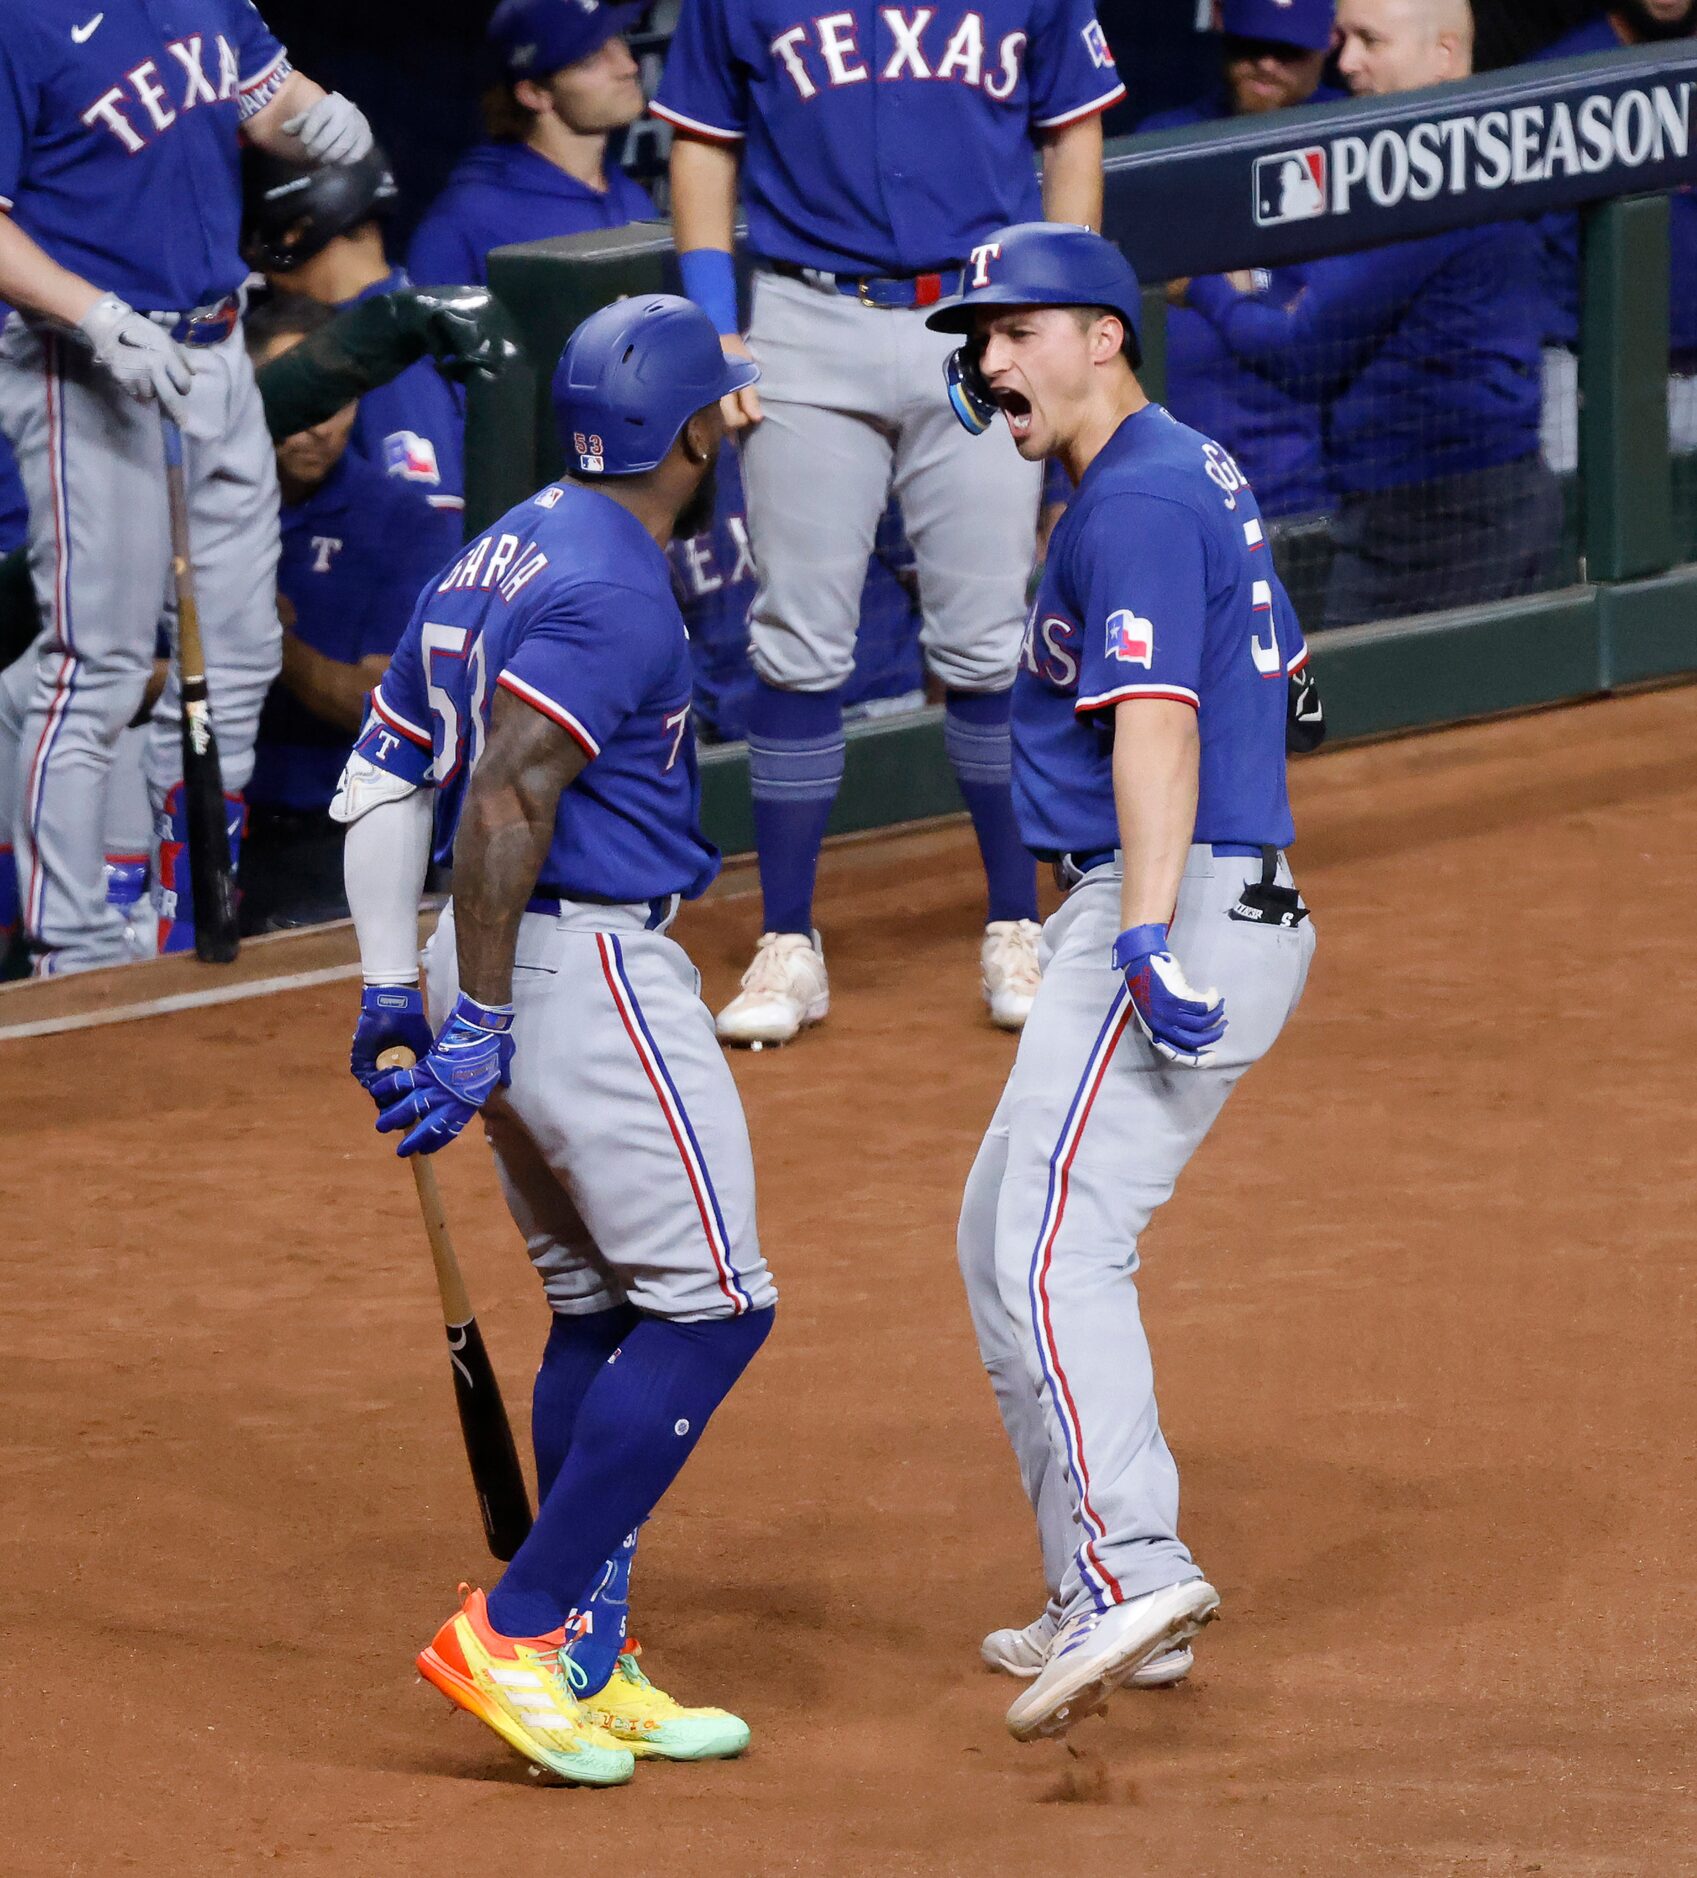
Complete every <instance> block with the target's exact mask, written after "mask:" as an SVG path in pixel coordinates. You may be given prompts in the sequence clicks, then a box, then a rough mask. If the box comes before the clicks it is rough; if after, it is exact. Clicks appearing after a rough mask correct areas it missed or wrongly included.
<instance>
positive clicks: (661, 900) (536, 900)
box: [524, 893, 683, 932]
mask: <svg viewBox="0 0 1697 1878" xmlns="http://www.w3.org/2000/svg"><path fill="white" fill-rule="evenodd" d="M682 899H683V895H682V894H681V893H661V894H656V895H655V897H654V898H653V899H652V900H650V901H649V902H648V903H647V904H648V918H647V919H646V920H644V921H643V924H644V926H645V927H646V928H647V930H648V931H649V932H657V931H658V930H659V929H660V927H662V926H664V925H666V924H667V923H668V922H669V921H670V920H673V919H675V918H676V917H677V912H678V903H679V902H680V901H681V900H682ZM642 904H643V902H642V901H640V900H615V899H613V897H612V896H611V895H610V894H605V893H538V894H535V895H533V896H532V898H530V899H528V900H526V901H525V903H524V910H525V911H526V912H527V913H546V914H547V915H548V916H549V918H550V919H558V918H559V917H560V915H561V914H562V913H564V912H566V911H567V910H568V909H569V908H571V907H573V906H641V905H642Z"/></svg>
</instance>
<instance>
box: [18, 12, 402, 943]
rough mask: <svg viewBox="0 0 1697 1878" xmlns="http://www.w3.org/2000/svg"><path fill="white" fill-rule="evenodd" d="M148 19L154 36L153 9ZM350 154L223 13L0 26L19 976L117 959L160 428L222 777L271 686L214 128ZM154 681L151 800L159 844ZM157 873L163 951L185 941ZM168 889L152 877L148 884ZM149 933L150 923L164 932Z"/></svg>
mask: <svg viewBox="0 0 1697 1878" xmlns="http://www.w3.org/2000/svg"><path fill="white" fill-rule="evenodd" d="M166 11H169V14H170V21H169V24H167V23H166V22H165V19H164V17H163V16H164V14H165V13H166ZM242 137H246V138H247V140H248V141H249V142H251V143H255V144H257V145H259V146H260V147H261V148H263V149H267V150H271V151H274V152H276V153H277V154H279V155H284V156H288V157H291V158H294V159H295V160H297V161H305V162H311V163H349V162H353V161H355V160H356V159H357V158H359V157H360V156H362V155H363V154H364V152H365V151H366V150H367V149H368V148H369V147H370V144H371V131H370V129H369V127H368V126H367V124H366V121H365V119H364V117H363V116H361V114H360V112H359V111H358V109H357V108H356V107H355V106H354V105H352V104H351V103H349V101H348V100H347V99H346V98H343V97H341V96H339V95H336V94H330V95H326V94H325V93H324V92H323V91H322V90H321V89H320V88H319V86H317V85H315V84H314V83H313V82H312V81H311V80H310V79H309V78H307V77H305V76H304V75H303V74H302V73H300V72H297V71H295V70H294V69H293V67H292V66H291V65H290V63H289V59H288V55H287V54H286V53H285V52H284V50H283V48H282V47H281V46H280V45H279V44H278V43H277V41H276V40H275V39H273V38H272V36H271V34H270V33H269V32H268V31H267V30H266V28H265V25H264V23H263V21H262V20H261V19H260V17H259V15H258V13H257V12H256V11H255V10H254V8H253V7H252V6H251V5H249V4H248V0H174V4H173V5H172V6H171V7H170V8H169V9H166V8H163V7H161V6H160V5H159V4H158V3H157V0H105V5H104V6H96V5H94V4H92V3H91V0H31V4H30V5H28V6H27V7H25V6H13V7H9V8H7V10H6V23H5V29H4V32H3V33H0V210H4V211H5V213H3V214H0V301H4V302H5V303H6V304H8V305H10V306H14V307H17V308H19V309H21V311H20V313H19V314H16V315H14V316H13V317H12V318H11V319H9V320H8V322H7V324H6V328H5V331H4V334H3V335H0V429H4V430H5V432H6V434H7V435H8V436H9V437H10V439H11V442H12V446H13V449H14V450H15V451H16V452H17V458H18V464H19V468H20V470H21V471H22V474H23V479H24V487H25V489H26V490H27V492H28V495H29V508H30V549H31V565H32V572H33V574H34V579H35V587H36V593H37V596H38V599H39V602H40V605H41V608H42V611H43V613H44V614H45V615H46V617H47V619H48V622H49V625H48V631H47V634H46V636H45V638H44V640H43V641H42V643H41V647H40V651H39V655H38V665H37V671H36V681H35V692H34V697H33V699H32V701H31V705H30V710H29V716H28V719H27V721H26V725H25V734H24V741H23V759H22V760H23V763H24V765H25V772H24V777H23V780H22V784H21V794H20V801H19V809H18V817H17V823H16V847H17V863H18V868H19V872H20V875H21V878H22V882H23V921H24V926H25V929H26V931H27V934H28V937H29V940H30V943H31V945H32V947H33V948H34V949H35V950H36V951H37V953H38V954H39V955H40V958H39V962H38V969H42V970H73V969H80V968H82V967H85V966H90V965H101V964H106V963H110V962H112V961H115V960H118V959H122V958H123V957H125V956H126V948H125V941H124V922H123V918H122V915H121V914H120V913H119V912H118V910H117V909H116V908H114V907H111V906H108V904H107V902H106V892H105V863H104V854H103V851H102V834H103V830H104V827H105V816H104V814H103V808H104V797H105V792H106V785H107V777H108V770H109V765H110V761H111V753H112V747H113V745H114V743H115V742H116V741H117V738H118V735H119V733H120V731H122V729H123V728H124V726H125V725H126V724H127V723H128V722H129V721H130V719H131V717H132V716H133V715H134V714H135V711H136V709H137V706H138V705H139V704H140V703H141V699H142V693H143V688H144V687H145V685H146V683H147V679H148V676H149V674H150V672H151V669H152V660H153V647H154V637H155V632H156V629H157V627H158V625H159V623H160V620H161V618H162V616H168V612H169V609H168V606H167V590H168V586H169V569H170V534H169V528H168V525H167V518H166V503H165V479H164V474H163V469H164V446H163V440H162V436H161V431H160V416H161V414H163V415H164V416H165V417H166V418H168V419H170V420H171V421H172V422H173V423H177V424H180V425H182V426H183V428H184V430H185V431H186V432H187V433H188V436H189V448H188V452H187V461H188V479H189V505H190V516H191V524H190V525H191V533H192V535H193V538H194V543H195V567H194V577H195V584H196V588H197V591H198V596H199V601H200V610H201V613H202V615H203V616H204V618H205V620H206V622H207V645H206V652H207V665H208V676H209V680H210V685H211V693H212V702H213V710H214V714H215V716H216V718H217V726H218V741H219V746H220V750H221V753H222V756H223V766H224V781H225V785H226V787H227V788H229V789H231V790H233V791H234V790H239V789H240V788H241V786H242V784H243V783H244V782H245V781H246V780H247V775H248V770H249V768H250V766H251V764H252V760H253V736H254V727H255V725H256V723H257V722H258V718H259V707H260V704H261V703H262V701H263V700H264V697H265V692H266V688H267V686H268V685H269V684H270V682H271V680H272V678H273V677H274V676H275V674H276V671H277V664H278V657H279V643H280V642H279V633H278V625H277V613H276V608H275V605H274V604H273V590H272V571H273V569H274V568H275V565H276V560H277V483H276V476H275V474H274V471H273V469H272V461H271V445H270V439H269V438H268V437H267V435H266V429H265V419H264V416H263V414H262V413H261V411H260V407H259V397H258V394H257V392H256V391H255V390H254V385H253V372H252V369H251V367H250V366H249V364H248V360H247V354H246V352H245V350H244V349H243V346H242V342H241V337H240V334H239V333H238V332H237V326H238V323H239V320H240V314H241V298H240V290H241V285H242V282H243V280H244V279H245V278H246V275H247V269H246V267H245V266H244V265H243V263H242V260H241V257H240V255H239V253H238V252H237V233H238V225H239V221H240V213H241V179H240V169H239V148H238V143H239V139H240V138H242ZM177 715H178V712H177V702H176V693H175V686H174V684H173V685H172V686H170V687H168V688H167V691H166V694H165V696H164V698H163V699H162V701H161V703H160V705H159V706H158V708H157V710H156V714H155V718H154V725H153V732H154V734H153V743H152V748H151V750H150V753H149V778H148V786H149V793H150V795H151V796H152V797H153V799H154V803H155V806H156V807H159V806H160V805H162V804H163V805H164V808H165V813H166V816H167V818H168V821H169V818H170V817H172V816H174V817H175V818H176V822H177V823H178V824H179V826H178V827H177V828H175V829H170V830H169V831H168V832H167V834H166V836H165V840H164V842H163V844H162V846H163V848H164V850H165V852H166V857H167V858H165V859H164V860H163V861H162V866H163V867H165V868H166V869H169V868H170V867H171V865H172V862H171V858H170V857H171V856H172V855H180V854H181V847H180V843H181V840H182V839H183V835H182V831H181V828H180V823H181V820H182V809H181V790H180V789H176V790H174V791H172V795H171V799H170V800H169V801H167V791H171V790H172V784H173V783H174V781H175V778H176V775H177V773H178V760H179V759H178V744H177V736H178V732H177ZM187 873H188V870H187V868H186V866H185V867H182V868H181V869H180V878H179V879H178V881H177V883H176V886H177V891H178V895H179V897H178V899H177V900H176V901H175V903H174V905H173V904H170V903H162V907H161V911H162V913H163V914H165V915H168V916H169V915H172V914H174V915H175V923H174V925H172V926H171V928H170V932H169V938H168V943H169V944H170V945H171V946H172V947H177V946H185V947H186V946H189V945H192V943H193V937H192V930H191V929H190V926H189V916H190V909H189V907H188V906H187ZM169 886H170V883H169V882H167V889H169ZM167 923H168V924H169V920H167Z"/></svg>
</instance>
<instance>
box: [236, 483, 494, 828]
mask: <svg viewBox="0 0 1697 1878" xmlns="http://www.w3.org/2000/svg"><path fill="white" fill-rule="evenodd" d="M279 519H280V521H281V524H282V546H283V551H282V557H281V559H280V560H279V561H278V563H277V591H278V592H279V593H280V594H281V595H282V596H283V598H284V599H285V600H287V601H288V603H289V607H290V610H291V611H292V613H293V615H294V617H293V619H292V620H291V621H290V630H291V631H292V632H293V633H294V635H295V637H296V638H297V639H300V640H303V641H304V642H305V643H306V644H307V645H309V646H311V647H312V649H313V650H314V651H315V652H322V653H323V654H324V656H325V657H326V658H331V659H339V660H340V661H341V662H342V663H343V664H345V665H357V664H359V663H360V661H361V660H362V659H367V658H372V657H377V658H388V657H389V655H390V654H391V653H392V652H393V651H394V650H395V646H396V644H397V642H398V641H399V639H400V637H401V634H402V633H403V632H404V631H405V629H406V624H407V621H408V619H409V617H410V616H411V613H412V609H413V602H414V600H415V599H416V598H417V595H418V590H419V587H420V586H421V585H422V584H423V583H424V582H425V581H426V580H428V579H429V578H430V577H431V576H432V575H433V574H434V573H436V571H437V570H438V569H439V568H440V567H441V566H442V563H443V562H444V561H446V560H447V559H448V558H449V556H450V555H452V554H453V552H454V550H455V549H456V548H457V547H458V546H459V542H460V523H459V517H458V516H457V515H454V514H450V513H445V512H443V511H441V510H438V509H434V508H432V507H431V506H430V503H429V501H428V499H427V498H426V496H425V495H424V493H423V492H422V491H421V490H419V489H417V488H415V487H412V486H410V485H408V484H406V483H402V482H397V481H395V480H394V479H392V478H390V477H388V476H385V475H384V474H383V472H382V471H381V470H380V469H379V468H378V467H377V465H375V464H373V463H368V462H366V460H365V459H364V458H363V457H359V456H355V455H354V454H353V452H352V451H351V450H350V451H349V452H348V454H347V455H345V456H344V457H343V458H342V460H341V462H340V463H338V464H337V465H336V467H335V468H334V469H333V470H332V471H331V472H330V474H329V475H328V476H326V477H325V479H324V481H323V482H322V483H320V484H319V486H318V487H317V488H316V489H315V490H314V491H313V492H312V494H311V495H309V496H308V497H307V498H306V500H305V501H304V502H289V503H285V504H284V505H283V508H282V511H281V515H280V517H279ZM352 742H353V736H352V733H351V732H349V731H348V730H345V729H344V728H343V727H342V726H341V725H339V724H331V723H327V722H326V721H325V720H324V719H323V718H321V717H318V716H315V715H314V714H313V712H311V711H309V710H308V709H307V707H306V706H305V705H304V704H303V703H301V701H300V699H298V698H297V697H296V696H295V694H294V693H293V692H292V691H290V690H289V688H288V687H287V686H286V685H285V684H284V683H283V681H282V680H281V679H278V680H277V681H276V682H275V683H274V684H273V685H272V687H271V690H270V693H269V695H268V696H267V698H266V700H265V709H264V711H263V712H262V713H261V715H260V719H259V747H258V750H257V752H256V754H255V758H254V766H253V781H252V782H251V783H249V784H248V788H247V796H248V799H249V801H251V802H263V803H268V804H271V805H274V806H275V807H277V808H284V809H294V810H299V811H303V812H305V811H310V810H314V809H327V808H329V806H330V798H331V797H332V796H333V795H334V794H335V793H336V778H337V777H338V776H340V775H341V773H342V765H343V763H344V762H346V760H347V755H348V747H349V745H350V744H352Z"/></svg>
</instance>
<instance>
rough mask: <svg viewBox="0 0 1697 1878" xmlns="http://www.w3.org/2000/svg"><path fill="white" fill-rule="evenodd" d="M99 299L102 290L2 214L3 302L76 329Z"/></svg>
mask: <svg viewBox="0 0 1697 1878" xmlns="http://www.w3.org/2000/svg"><path fill="white" fill-rule="evenodd" d="M99 298H100V289H99V288H98V287H96V286H94V285H93V284H92V283H91V282H89V281H86V280H84V279H83V277H82V275H80V274H73V273H72V272H71V270H70V269H69V268H68V267H61V266H60V265H59V263H58V262H57V261H55V260H54V259H53V257H52V256H51V255H50V254H48V253H47V252H46V250H45V249H43V248H41V247H40V246H38V245H37V244H36V242H34V241H33V240H32V239H31V238H30V237H29V236H28V235H26V234H25V233H24V231H23V230H22V229H21V228H20V227H19V226H18V225H17V223H16V222H14V221H13V220H12V218H11V216H10V215H9V214H7V213H5V212H0V301H4V302H5V303H6V305H7V306H16V307H23V308H25V309H27V310H28V311H29V312H31V313H41V314H44V315H46V317H47V318H48V319H53V320H57V321H58V322H59V323H60V324H61V325H62V326H75V325H77V324H79V323H80V321H81V320H82V318H83V316H84V315H85V314H86V313H87V312H88V311H89V309H90V308H91V307H92V306H93V305H94V303H95V302H96V301H97V300H98V299H99Z"/></svg>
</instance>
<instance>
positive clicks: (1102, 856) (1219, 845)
mask: <svg viewBox="0 0 1697 1878" xmlns="http://www.w3.org/2000/svg"><path fill="white" fill-rule="evenodd" d="M1208 846H1209V849H1210V851H1211V852H1212V853H1213V855H1214V856H1215V858H1216V859H1220V860H1224V859H1228V858H1230V859H1247V858H1248V857H1249V856H1251V855H1254V856H1255V857H1257V858H1258V859H1260V860H1265V859H1266V857H1267V856H1268V855H1269V854H1273V855H1276V854H1277V853H1278V850H1277V849H1276V848H1264V847H1261V846H1260V845H1259V844H1258V843H1255V842H1249V841H1211V842H1209V844H1208ZM1119 858H1120V851H1119V849H1118V848H1094V849H1092V850H1091V851H1090V852H1089V853H1088V854H1056V855H1052V856H1051V857H1050V859H1051V862H1052V864H1053V866H1054V870H1055V885H1056V886H1057V887H1059V888H1060V890H1061V892H1062V893H1068V892H1070V891H1071V890H1072V889H1073V888H1074V887H1076V886H1077V885H1078V883H1079V882H1080V881H1081V880H1082V879H1083V878H1084V876H1085V875H1086V874H1089V873H1094V872H1095V870H1096V869H1097V868H1098V867H1106V866H1107V865H1108V864H1109V862H1110V861H1117V860H1118V859H1119Z"/></svg>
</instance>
